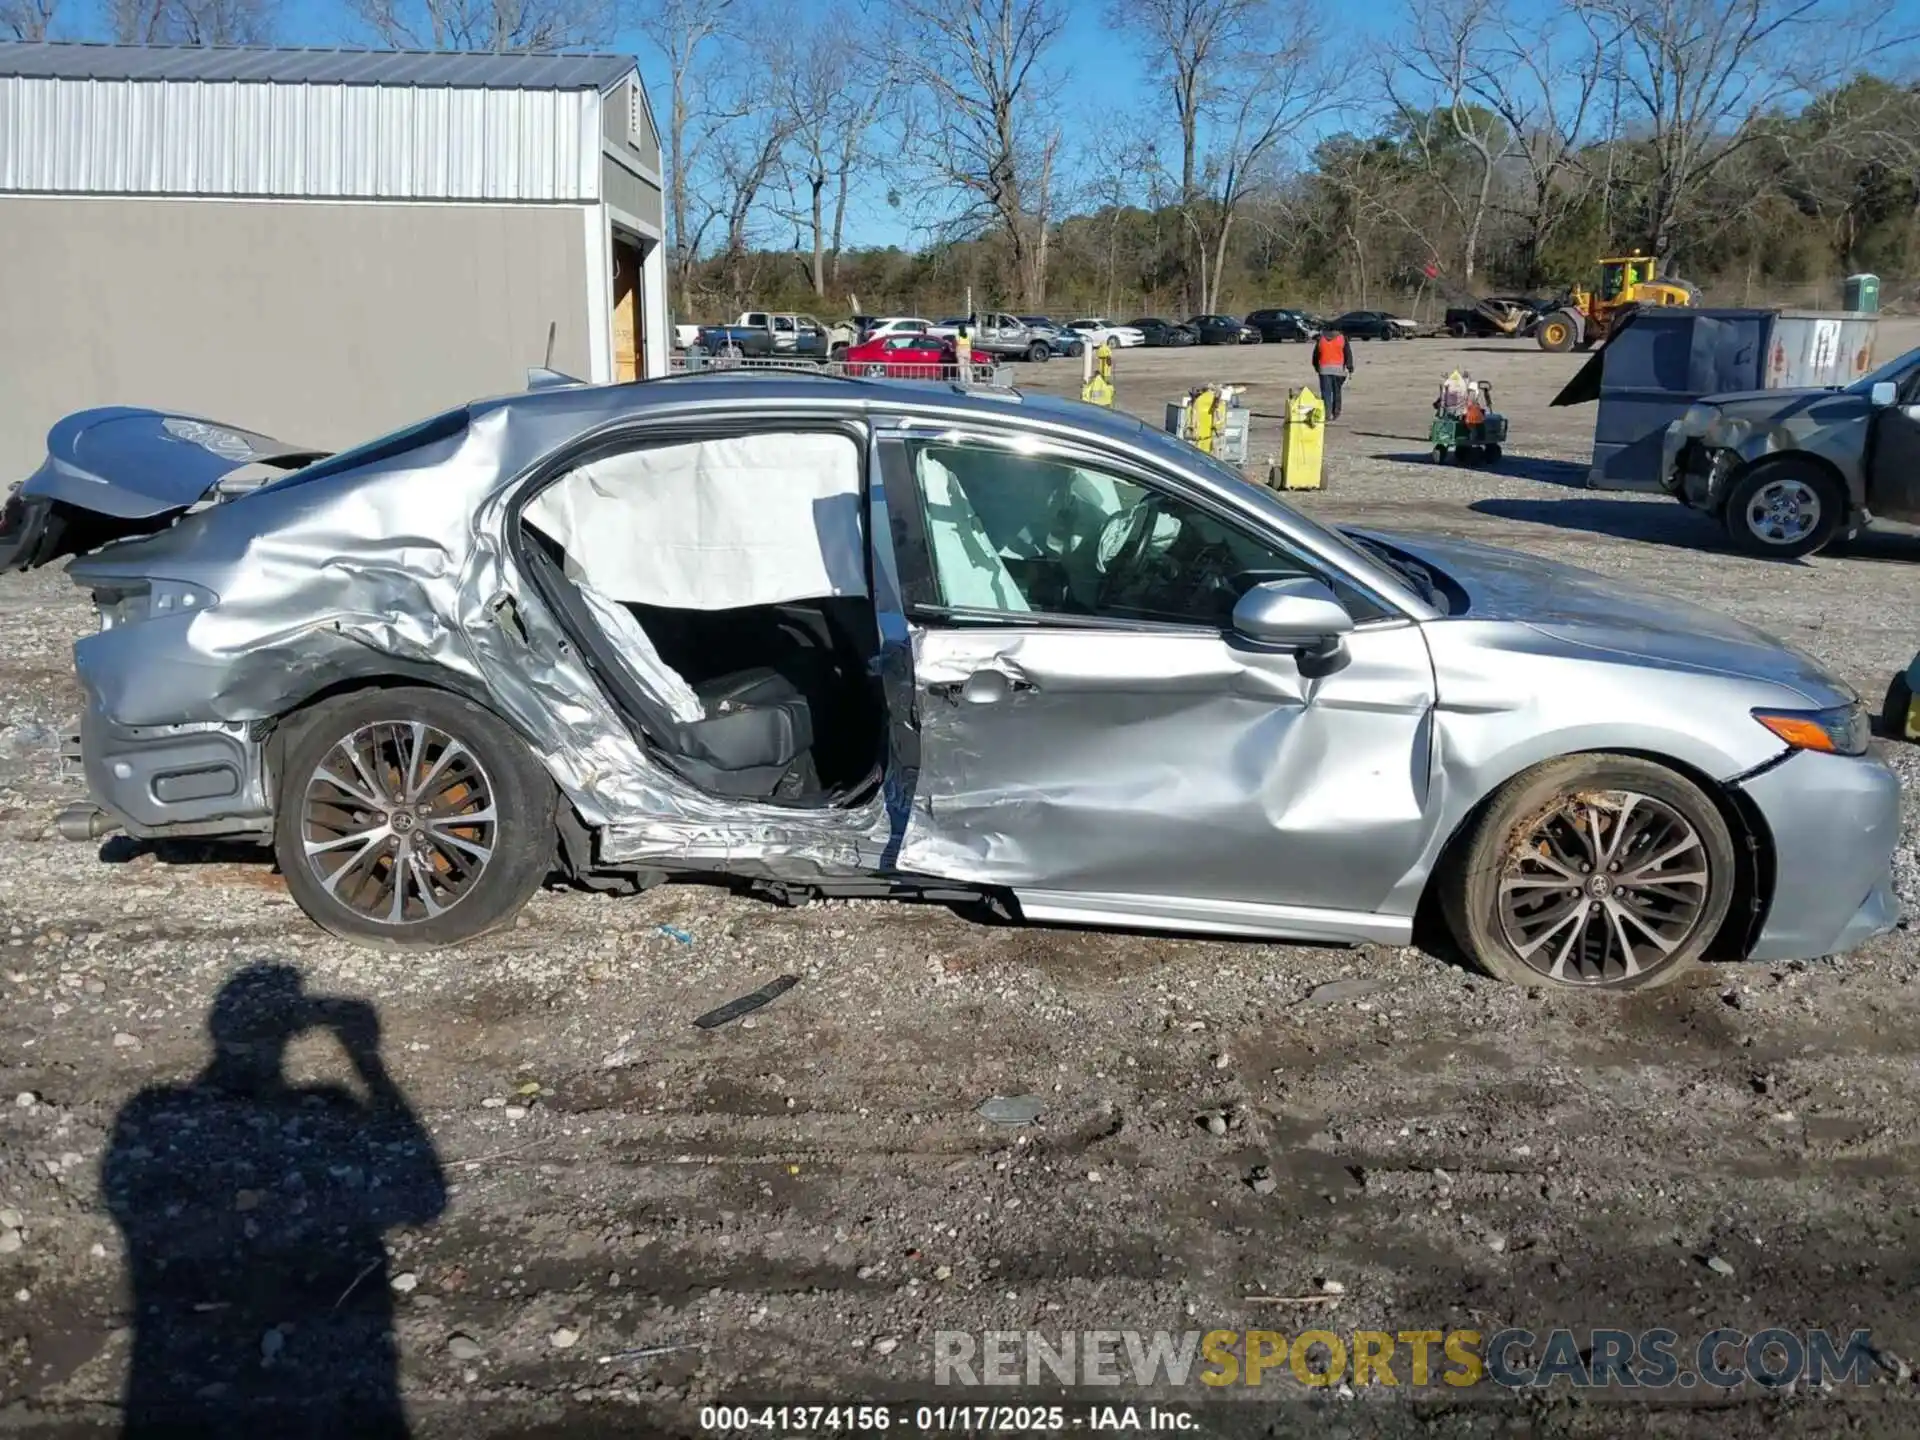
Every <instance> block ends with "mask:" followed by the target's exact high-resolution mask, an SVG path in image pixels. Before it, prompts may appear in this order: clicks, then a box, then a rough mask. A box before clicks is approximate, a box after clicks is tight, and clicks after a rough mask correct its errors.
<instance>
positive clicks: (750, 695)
mask: <svg viewBox="0 0 1920 1440" xmlns="http://www.w3.org/2000/svg"><path fill="white" fill-rule="evenodd" d="M861 507H862V492H861V453H860V447H859V445H858V444H857V443H856V441H855V440H854V439H853V437H852V436H851V435H849V434H846V433H843V432H837V431H836V432H827V431H813V432H805V431H801V432H785V433H773V434H757V435H746V436H731V437H726V438H713V439H701V440H694V441H686V442H679V443H669V444H661V445H651V446H647V447H644V448H636V449H633V450H627V451H623V452H620V453H616V454H612V455H607V456H604V457H601V458H598V459H595V460H593V461H591V462H588V463H586V464H583V465H580V466H578V467H577V468H575V469H573V470H571V471H569V472H567V473H566V474H564V475H562V476H561V477H560V478H559V479H558V480H556V481H554V482H553V483H552V484H550V485H549V486H547V487H546V488H545V489H544V490H542V491H541V492H540V493H539V494H538V495H536V496H535V497H534V498H533V500H532V501H531V502H530V503H529V504H528V505H527V506H526V508H525V510H524V511H523V512H522V515H521V530H522V534H523V535H524V536H525V538H526V539H527V541H528V542H529V544H528V546H527V550H528V552H529V556H530V558H531V560H532V563H533V564H534V565H535V566H536V568H537V569H540V570H542V571H544V574H543V577H542V578H543V579H544V581H545V582H546V585H547V587H548V588H550V589H553V590H555V591H557V599H558V601H559V604H560V608H561V610H562V612H563V614H565V615H566V616H567V618H568V619H569V621H570V622H571V623H572V624H573V626H574V627H575V628H576V630H580V631H583V632H584V633H582V634H580V637H579V638H581V640H582V641H583V642H584V643H585V644H586V646H587V648H588V651H589V653H590V654H591V655H593V656H594V657H595V658H596V659H597V660H598V661H599V662H600V664H599V668H600V670H601V673H602V675H603V676H604V677H605V678H606V679H607V680H608V682H609V685H610V688H611V689H612V690H613V691H614V692H615V695H616V698H618V699H619V700H620V701H621V703H622V706H623V708H624V709H626V710H627V712H628V714H629V717H630V719H632V720H633V721H634V722H635V724H636V726H637V728H638V730H639V731H640V733H641V735H642V737H643V738H644V740H645V741H646V742H647V744H648V745H649V747H650V750H651V752H652V753H653V754H655V756H656V757H657V758H659V759H660V760H661V761H662V762H663V763H664V764H666V765H667V766H668V767H669V768H671V769H672V770H674V771H675V772H677V773H679V774H680V775H682V776H684V777H685V778H686V779H687V780H689V781H690V782H692V783H693V784H695V785H697V786H698V787H700V788H701V789H703V790H706V791H708V792H709V793H712V794H715V795H722V796H727V797H732V798H739V799H750V800H758V801H767V802H772V803H776V804H789V805H798V806H816V807H817V806H824V805H835V804H849V803H853V802H855V801H856V800H858V799H859V798H861V797H862V796H863V795H864V794H865V793H867V791H868V790H869V789H870V788H871V787H872V785H873V784H874V783H876V782H877V780H878V778H879V774H880V770H881V765H882V760H883V756H884V747H885V736H886V723H885V720H886V709H885V702H884V700H883V698H882V696H881V692H880V688H879V683H878V680H877V679H876V677H875V675H874V673H873V666H872V658H873V656H874V654H875V652H876V650H877V648H878V639H877V636H878V630H877V626H876V623H875V619H874V613H873V604H872V600H871V599H870V597H869V595H868V590H867V579H866V576H867V562H866V543H865V536H864V533H863V527H862V524H861ZM556 580H557V582H558V583H557V585H556V584H555V581H556Z"/></svg>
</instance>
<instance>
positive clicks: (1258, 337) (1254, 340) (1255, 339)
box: [1240, 330, 1267, 345]
mask: <svg viewBox="0 0 1920 1440" xmlns="http://www.w3.org/2000/svg"><path fill="white" fill-rule="evenodd" d="M1266 338H1267V337H1266V336H1264V335H1262V334H1261V333H1260V332H1259V331H1258V330H1256V331H1254V332H1253V333H1252V334H1251V335H1247V336H1244V337H1242V339H1241V341H1240V343H1241V344H1242V345H1258V344H1259V343H1260V342H1261V341H1263V340H1265V339H1266Z"/></svg>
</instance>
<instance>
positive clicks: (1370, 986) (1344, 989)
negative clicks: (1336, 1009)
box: [1300, 976, 1388, 1008]
mask: <svg viewBox="0 0 1920 1440" xmlns="http://www.w3.org/2000/svg"><path fill="white" fill-rule="evenodd" d="M1387 984H1388V982H1387V981H1385V980H1374V979H1367V978H1364V977H1358V976H1356V977H1355V978H1353V979H1350V980H1329V981H1328V982H1327V983H1326V984H1324V985H1316V986H1314V987H1313V990H1312V991H1311V992H1310V993H1309V994H1308V996H1307V998H1306V999H1304V1000H1302V1001H1301V1002H1300V1003H1301V1004H1302V1005H1303V1006H1306V1007H1308V1008H1318V1007H1320V1006H1323V1005H1344V1004H1346V1003H1348V1002H1349V1001H1353V1000H1364V999H1366V998H1367V996H1369V995H1378V994H1379V993H1380V992H1381V991H1382V990H1385V989H1386V988H1387Z"/></svg>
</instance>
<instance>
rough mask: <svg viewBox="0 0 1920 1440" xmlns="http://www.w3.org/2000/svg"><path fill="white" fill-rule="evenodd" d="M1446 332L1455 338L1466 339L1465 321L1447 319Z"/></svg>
mask: <svg viewBox="0 0 1920 1440" xmlns="http://www.w3.org/2000/svg"><path fill="white" fill-rule="evenodd" d="M1447 334H1449V335H1451V336H1452V337H1453V338H1454V339H1456V340H1464V339H1466V338H1467V326H1466V322H1465V321H1464V320H1449V321H1448V322H1447Z"/></svg>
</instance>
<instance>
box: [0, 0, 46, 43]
mask: <svg viewBox="0 0 1920 1440" xmlns="http://www.w3.org/2000/svg"><path fill="white" fill-rule="evenodd" d="M59 8H60V0H0V35H7V36H10V37H11V38H13V39H15V40H44V39H46V38H47V30H48V28H49V27H50V26H51V25H52V24H53V17H54V15H55V13H56V12H57V11H58V10H59Z"/></svg>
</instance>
